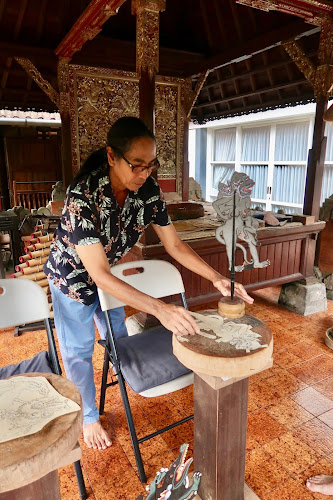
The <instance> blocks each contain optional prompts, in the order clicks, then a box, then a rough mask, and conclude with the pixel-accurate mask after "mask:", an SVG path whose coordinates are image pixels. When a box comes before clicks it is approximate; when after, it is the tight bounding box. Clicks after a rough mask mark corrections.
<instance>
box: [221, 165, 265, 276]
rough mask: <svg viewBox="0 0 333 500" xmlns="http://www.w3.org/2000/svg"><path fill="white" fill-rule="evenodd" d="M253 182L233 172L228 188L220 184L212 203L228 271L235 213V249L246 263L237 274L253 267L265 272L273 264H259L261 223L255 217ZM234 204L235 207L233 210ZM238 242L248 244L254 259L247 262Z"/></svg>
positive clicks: (243, 175) (244, 249) (245, 252)
mask: <svg viewBox="0 0 333 500" xmlns="http://www.w3.org/2000/svg"><path fill="white" fill-rule="evenodd" d="M253 186H254V181H253V180H252V179H250V177H248V176H247V175H246V174H243V173H241V172H234V173H233V174H232V177H231V179H230V180H229V181H227V184H224V183H222V182H219V186H218V188H219V193H218V196H217V199H216V200H215V201H214V202H213V207H214V209H215V211H216V212H217V215H218V218H219V220H221V226H219V227H218V228H217V229H216V232H215V235H216V238H217V240H218V241H219V242H220V243H222V244H223V245H225V246H226V250H227V256H228V260H229V270H231V262H232V235H233V213H234V209H235V233H234V234H235V247H236V248H240V249H241V250H242V252H243V256H244V262H243V264H242V265H241V266H235V271H236V272H241V271H243V270H246V269H252V268H254V267H258V268H262V267H267V266H269V264H270V261H269V260H264V261H262V262H260V261H259V256H258V250H257V247H258V246H259V243H258V240H257V229H258V227H259V222H258V220H257V219H255V218H254V217H252V213H253V211H252V210H251V208H250V207H251V198H250V196H251V192H252V187H253ZM234 203H235V207H234ZM237 240H241V241H244V242H246V243H247V245H248V249H249V251H250V254H251V258H250V259H248V256H247V249H246V248H245V246H244V245H242V244H241V243H238V241H237Z"/></svg>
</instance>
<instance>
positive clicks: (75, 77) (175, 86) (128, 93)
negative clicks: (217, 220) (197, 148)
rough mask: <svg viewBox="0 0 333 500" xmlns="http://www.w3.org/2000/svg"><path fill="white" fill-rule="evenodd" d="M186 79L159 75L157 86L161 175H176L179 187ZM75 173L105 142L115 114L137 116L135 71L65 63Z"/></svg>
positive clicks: (167, 177) (137, 92)
mask: <svg viewBox="0 0 333 500" xmlns="http://www.w3.org/2000/svg"><path fill="white" fill-rule="evenodd" d="M185 83H186V81H185V80H183V79H181V78H169V77H163V76H160V77H157V78H156V87H155V100H156V127H155V134H156V139H157V146H158V157H159V160H160V163H161V168H160V169H159V173H158V177H159V179H163V180H164V179H176V184H177V192H179V193H180V194H181V192H182V168H183V149H184V146H183V136H184V123H185V117H186V115H185V96H186V94H187V92H186V90H185V87H186V85H185ZM69 85H70V101H71V111H70V116H71V131H72V156H73V173H74V175H75V174H76V173H77V172H78V170H79V168H80V164H81V162H82V161H84V160H85V159H86V157H87V156H88V154H89V153H90V152H91V151H93V150H94V149H97V148H98V147H103V146H104V145H105V140H106V135H107V132H108V130H109V128H110V126H111V125H112V123H113V122H115V121H116V120H117V119H118V118H120V117H121V116H125V115H131V116H139V79H138V75H137V74H136V73H131V72H124V71H117V70H109V69H105V68H91V67H87V66H77V65H69Z"/></svg>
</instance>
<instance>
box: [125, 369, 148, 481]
mask: <svg viewBox="0 0 333 500" xmlns="http://www.w3.org/2000/svg"><path fill="white" fill-rule="evenodd" d="M118 383H119V387H120V392H121V397H122V399H123V403H124V408H125V414H126V420H127V425H128V429H129V432H130V436H131V441H132V446H133V450H134V455H135V461H136V465H137V468H138V472H139V477H140V481H141V483H146V482H147V477H146V473H145V470H144V467H143V463H142V457H141V453H140V448H139V442H138V438H137V435H136V431H135V427H134V422H133V416H132V412H131V407H130V404H129V401H128V396H127V391H126V387H125V382H124V379H123V376H122V374H121V372H120V373H119V374H118Z"/></svg>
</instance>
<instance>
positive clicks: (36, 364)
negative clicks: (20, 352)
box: [0, 351, 53, 379]
mask: <svg viewBox="0 0 333 500" xmlns="http://www.w3.org/2000/svg"><path fill="white" fill-rule="evenodd" d="M34 372H39V373H52V372H53V370H52V368H51V363H50V360H49V355H48V353H47V352H46V351H42V352H39V353H38V354H36V356H34V357H33V358H31V359H26V360H25V361H21V362H20V363H17V364H16V365H7V366H4V367H3V368H0V379H3V378H7V377H12V376H13V375H22V374H23V373H34Z"/></svg>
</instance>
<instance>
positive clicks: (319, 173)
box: [303, 95, 327, 220]
mask: <svg viewBox="0 0 333 500" xmlns="http://www.w3.org/2000/svg"><path fill="white" fill-rule="evenodd" d="M326 108H327V96H326V95H321V96H319V97H317V106H316V116H315V123H314V130H313V140H312V149H310V151H309V156H308V164H307V171H306V186H305V194H304V207H303V213H304V214H305V215H314V216H315V220H318V217H319V209H320V197H321V188H322V182H323V175H324V161H325V152H326V141H325V140H324V133H325V122H324V120H323V116H324V113H325V111H326Z"/></svg>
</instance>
